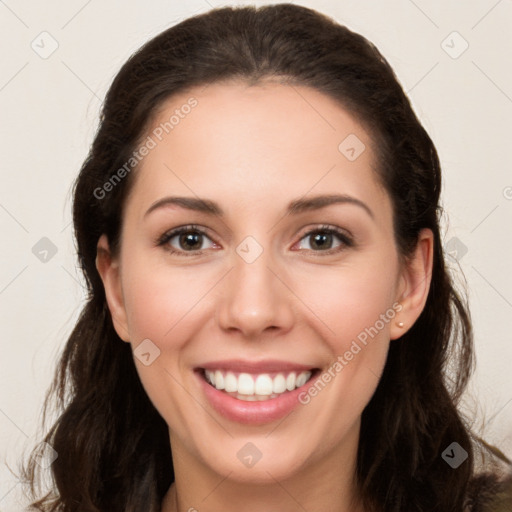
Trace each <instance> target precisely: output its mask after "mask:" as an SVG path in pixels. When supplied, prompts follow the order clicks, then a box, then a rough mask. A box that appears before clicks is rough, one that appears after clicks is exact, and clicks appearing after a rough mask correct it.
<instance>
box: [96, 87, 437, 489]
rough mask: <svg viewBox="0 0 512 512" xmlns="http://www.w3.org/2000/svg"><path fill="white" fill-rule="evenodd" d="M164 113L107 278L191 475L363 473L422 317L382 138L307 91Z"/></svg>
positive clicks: (245, 96)
mask: <svg viewBox="0 0 512 512" xmlns="http://www.w3.org/2000/svg"><path fill="white" fill-rule="evenodd" d="M192 98H193V99H192ZM184 105H189V106H191V107H190V108H188V107H184ZM164 107H165V108H162V109H161V110H160V111H159V114H158V116H157V118H155V119H154V123H153V126H152V127H151V128H150V130H149V131H148V133H147V136H149V137H150V139H151V140H150V139H145V145H146V148H147V151H145V150H142V151H141V152H140V154H142V153H144V154H145V156H143V157H142V160H141V163H140V164H139V167H138V168H137V170H135V171H133V172H134V173H136V175H135V176H133V177H134V178H135V181H134V184H133V188H132V190H131V193H130V195H129V197H128V199H127V202H126V204H125V211H124V214H123V228H122V233H121V245H120V253H119V257H118V258H115V259H112V261H110V262H109V263H106V264H101V263H100V264H99V269H100V272H101V273H102V277H103V279H104V282H105V286H106V291H107V297H108V301H109V306H110V309H111V312H112V315H113V319H114V324H115V327H116V330H117V332H118V333H119V335H120V336H121V338H123V339H124V340H125V341H129V342H130V343H131V344H132V348H133V350H134V356H135V357H134V361H135V364H136V368H137V371H138V373H139V375H140V379H141V381H142V384H143V386H144V388H145V390H146V392H147V394H148V396H149V398H150V399H151V401H152V402H153V404H154V405H155V407H156V408H157V409H158V411H159V413H160V414H161V415H162V417H163V418H164V419H165V421H166V422H167V424H168V425H169V432H170V438H171V444H172V449H173V454H174V457H175V463H176V461H179V460H182V461H183V460H186V461H188V463H189V464H195V465H197V466H198V467H206V468H208V469H209V470H211V471H213V472H215V473H217V474H222V475H224V476H225V475H228V473H229V474H230V475H231V476H230V478H234V479H239V480H240V481H247V480H251V481H261V482H263V481H269V480H272V479H277V480H279V481H281V480H283V479H285V478H287V477H289V476H291V475H292V474H293V473H294V472H297V471H299V470H303V469H306V468H308V467H309V468H311V467H313V466H311V465H312V464H315V463H320V462H321V461H325V460H328V459H330V458H336V457H337V460H338V461H339V460H340V457H345V458H346V460H347V461H348V460H352V459H353V457H354V455H355V451H356V449H357V442H358V435H359V422H360V417H361V413H362V411H363V409H364V407H365V406H366V404H367V403H368V401H369V400H370V398H371V396H372V394H373V393H374V391H375V388H376V386H377V384H378V381H379V378H380V375H381V373H382V370H383V366H384V363H385V360H386V355H387V352H388V346H389V343H390V339H394V338H397V337H399V336H400V335H401V334H402V333H403V332H404V331H405V330H406V329H407V327H409V324H410V323H411V322H412V321H413V319H412V317H411V315H414V314H415V313H414V312H413V313H411V312H410V311H409V308H408V306H407V304H408V303H407V302H404V301H403V299H404V294H405V292H406V291H407V290H410V289H411V282H409V281H408V277H407V274H406V272H404V271H403V269H402V267H401V266H400V262H399V255H398V253H397V248H396V246H395V243H394V238H393V222H392V206H391V202H390V199H389V197H388V195H387V193H386V191H385V190H384V189H383V188H382V187H381V186H380V184H379V182H378V180H377V177H376V173H375V170H374V169H375V166H376V164H377V162H376V161H375V157H374V153H373V152H372V149H371V145H372V143H371V140H370V138H369V134H368V133H367V132H366V131H365V130H364V129H363V127H362V126H361V125H360V124H358V122H357V121H356V120H355V119H354V118H353V117H352V116H351V115H349V114H348V113H347V111H345V110H344V109H343V108H341V107H340V106H339V105H338V104H337V103H335V102H334V101H333V100H331V99H330V98H328V97H326V96H324V95H323V94H321V93H320V92H318V91H316V90H313V89H310V88H307V87H298V86H297V87H291V86H285V85H280V84H276V83H268V84H266V85H258V86H252V87H248V86H246V85H240V84H237V83H230V84H215V85H210V86H208V87H207V88H205V89H200V88H195V89H191V90H190V91H189V92H187V93H186V94H181V95H179V96H175V97H173V98H172V99H170V100H168V102H167V103H166V104H165V106H164ZM173 115H174V116H175V117H174V118H173V120H172V121H171V122H170V123H169V120H170V118H171V116H173ZM166 122H167V123H168V124H167V125H165V123H166ZM171 126H172V127H171ZM166 132H168V133H166ZM334 196H336V197H337V200H336V201H332V202H331V201H324V200H323V199H319V198H321V197H334ZM176 197H179V198H182V199H181V200H179V201H174V200H173V199H172V198H176ZM200 199H201V200H204V201H205V203H200ZM105 200H108V198H107V199H105ZM185 201H187V202H185ZM200 204H203V206H204V207H201V208H199V207H198V205H200ZM186 205H188V206H186ZM191 224H193V225H194V226H193V227H190V225H191ZM187 226H188V227H187ZM177 228H186V229H185V231H184V233H182V234H181V235H180V234H179V233H178V234H173V233H172V230H175V229H177ZM329 230H332V231H329ZM336 231H338V232H339V234H338V233H336ZM99 248H100V249H101V248H104V249H108V246H107V242H106V240H105V238H104V237H102V239H101V240H100V243H99ZM427 285H428V282H427ZM401 301H402V304H399V302H401ZM401 309H402V310H401ZM400 310H401V311H400ZM418 314H419V312H418ZM408 315H409V316H408ZM399 321H404V323H405V324H406V327H405V329H404V328H402V329H400V328H399V327H398V326H397V323H398V322H399ZM141 343H142V344H141ZM139 345H140V346H139ZM205 369H207V370H208V374H207V373H206V372H205ZM310 374H311V375H312V377H311V378H310V380H309V381H307V382H305V383H304V381H305V380H306V379H307V378H308V377H309V375H310ZM212 375H213V379H212ZM208 376H209V377H210V379H212V380H213V381H214V382H215V384H216V387H214V386H213V385H212V384H211V383H209V382H207V380H206V379H207V378H208ZM329 376H330V377H329ZM217 387H218V388H221V389H216V388H217ZM223 387H224V389H222V388H223ZM226 387H227V389H228V390H230V391H229V392H228V391H226ZM178 463H179V462H178Z"/></svg>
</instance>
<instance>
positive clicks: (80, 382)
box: [24, 4, 505, 512]
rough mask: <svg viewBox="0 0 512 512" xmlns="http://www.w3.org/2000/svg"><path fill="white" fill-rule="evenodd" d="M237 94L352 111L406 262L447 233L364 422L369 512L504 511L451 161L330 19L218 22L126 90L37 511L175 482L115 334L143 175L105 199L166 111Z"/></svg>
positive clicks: (95, 171) (133, 67)
mask: <svg viewBox="0 0 512 512" xmlns="http://www.w3.org/2000/svg"><path fill="white" fill-rule="evenodd" d="M228 79H238V80H241V81H244V82H245V83H248V84H257V83H259V82H260V81H263V80H265V79H274V80H280V81H281V82H282V83H287V84H300V85H305V86H309V87H312V88H315V89H316V90H318V91H320V92H322V93H324V94H326V95H328V96H329V97H331V98H333V99H335V100H336V101H338V102H339V104H340V105H341V106H342V107H344V108H345V109H347V110H348V111H349V112H351V113H352V114H353V115H354V116H355V117H356V118H357V119H358V120H359V121H360V122H361V123H362V124H363V125H364V126H365V127H366V128H367V129H368V130H369V131H370V133H371V134H372V137H373V140H374V143H375V145H376V151H377V153H378V161H379V163H380V167H379V169H378V179H380V180H381V181H382V183H383V185H384V186H385V188H386V190H387V192H388V193H389V196H390V198H391V200H392V203H393V213H394V234H395V241H396V244H397V247H398V248H399V250H400V253H401V254H402V255H403V256H404V257H407V255H408V254H410V252H411V250H412V249H413V248H414V247H415V245H416V241H417V237H418V233H419V232H420V230H421V229H422V228H430V229H431V230H432V232H433V233H434V244H435V245H434V247H435V254H434V263H433V271H432V282H431V287H430V291H429V295H428V300H427V303H426V306H425V308H424V311H423V312H422V314H421V316H420V317H419V318H418V320H417V322H416V323H415V324H414V325H413V326H412V328H411V329H410V330H409V331H408V332H407V333H406V334H404V336H402V338H401V339H399V340H397V341H395V342H393V343H391V347H390V350H389V354H388V358H387V362H386V366H385V369H384V372H383V375H382V378H381V380H380V383H379V385H378V388H377V390H376V392H375V394H374V396H373V397H372V399H371V401H370V402H369V404H368V405H367V407H366V408H365V410H364V412H363V415H362V426H361V436H360V444H359V450H358V457H357V481H358V484H359V487H360V491H361V494H362V496H363V498H364V501H365V505H366V507H367V509H368V510H380V511H385V512H403V511H407V512H416V511H417V512H419V511H429V512H432V511H443V512H446V511H455V512H462V511H463V510H465V507H466V506H471V507H472V510H474V511H477V510H480V509H479V508H478V507H479V506H481V503H482V499H481V498H479V496H482V495H483V494H484V492H485V490H491V491H492V492H490V494H492V495H497V493H498V489H499V487H498V480H497V477H496V478H494V477H493V476H492V473H488V474H485V475H484V476H477V475H476V461H475V453H476V452H475V446H476V445H475V440H474V436H473V435H472V434H471V430H470V429H469V427H468V425H467V422H466V420H465V419H464V418H463V416H462V415H461V413H460V412H459V411H458V405H459V401H460V399H461V396H462V394H463V392H464V390H465V387H466V384H467V382H468V378H469V376H470V374H471V371H472V368H473V364H474V361H473V338H472V329H471V321H470V316H469V312H468V307H467V304H466V302H465V300H464V298H463V295H462V294H461V293H459V292H457V290H456V289H455V286H454V284H453V282H452V278H451V277H450V274H449V272H448V269H447V267H446V263H445V258H444V254H443V247H442V243H441V236H440V228H439V220H440V215H441V209H440V206H439V197H440V192H441V169H440V163H439V159H438V155H437V152H436V149H435V147H434V144H433V142H432V140H431V139H430V137H429V135H428V134H427V132H426V131H425V130H424V128H423V127H422V125H421V123H420V122H419V120H418V118H417V117H416V115H415V113H414V112H413V109H412V108H411V105H410V102H409V100H408V99H407V97H406V95H405V94H404V91H403V90H402V88H401V86H400V85H399V83H398V81H397V79H396V76H395V74H394V72H393V70H392V69H391V67H390V66H389V64H388V62H387V61H386V60H385V59H384V57H383V56H382V55H381V54H380V52H379V51H378V50H377V48H376V47H375V46H374V45H373V44H372V43H371V42H369V41H368V40H367V39H365V38H364V37H363V36H361V35H359V34H356V33H354V32H352V31H350V30H349V29H348V28H346V27H344V26H342V25H340V24H338V23H336V22H335V21H334V20H332V19H330V18H328V17H327V16H325V15H322V14H320V13H318V12H316V11H314V10H312V9H308V8H305V7H299V6H296V5H292V4H278V5H271V6H264V7H260V8H256V7H243V8H241V7H239V8H230V7H228V8H218V9H214V10H211V11H209V12H207V13H205V14H201V15H197V16H194V17H191V18H188V19H186V20H185V21H183V22H181V23H179V24H178V25H175V26H173V27H171V28H169V29H167V30H165V31H164V32H162V33H161V34H159V35H158V36H157V37H155V38H154V39H152V40H151V41H149V42H148V43H146V44H145V45H144V46H143V47H142V48H141V49H140V50H139V51H137V52H136V53H135V54H134V55H133V56H132V57H131V58H130V59H129V60H128V61H127V62H126V63H125V64H124V66H123V67H122V69H121V70H120V72H119V73H118V75H117V76H116V77H115V79H114V81H113V83H112V85H111V87H110V89H109V91H108V93H107V96H106V99H105V102H104V105H103V109H102V114H101V120H100V121H101V122H100V126H99V128H98V131H97V134H96V136H95V139H94V141H93V144H92V147H91V150H90V152H89V155H88V156H87V158H86V160H85V162H84V163H83V166H82V168H81V170H80V174H79V176H78V178H77V180H76V183H75V188H74V203H73V220H74V228H75V237H76V242H77V248H78V257H79V263H80V266H81V269H82V271H83V273H84V276H85V280H86V285H87V292H88V296H87V302H86V304H85V307H84V308H83V310H82V313H81V315H80V317H79V319H78V322H77V324H76V326H75V328H74V330H73V332H72V333H71V335H70V337H69V340H68V342H67V345H66V347H65V349H64V351H63V353H62V356H61V359H60V361H59V365H58V368H57V371H56V374H55V377H54V380H53V383H52V387H51V389H50V390H49V391H48V395H47V397H46V401H45V411H46V410H47V408H48V407H50V405H52V404H53V405H55V406H56V407H57V408H58V409H59V410H60V411H61V414H60V417H58V419H57V421H56V422H55V423H54V424H53V425H52V427H51V428H50V429H49V431H48V433H47V434H46V436H45V437H44V441H45V442H47V443H48V444H50V445H51V446H52V447H53V449H55V450H56V451H57V453H58V458H57V459H56V460H55V461H54V462H53V464H52V465H51V475H52V478H53V481H54V485H53V488H52V489H51V490H50V491H49V492H48V493H47V494H46V495H45V496H42V497H41V496H39V499H38V501H35V502H34V503H33V504H32V506H34V507H35V508H36V509H37V510H41V511H46V512H49V511H57V510H58V511H65V512H68V511H77V512H78V511H98V512H100V511H101V512H107V511H108V512H110V511H112V510H123V511H126V512H149V511H152V512H157V511H159V510H160V507H161V502H162V498H163V496H164V495H165V493H166V492H167V490H168V488H169V486H170V484H171V483H172V482H173V480H174V473H173V463H172V457H171V451H170V445H169V433H168V427H167V425H166V423H165V421H164V420H163V418H162V417H161V416H160V415H159V414H158V412H157V411H156V409H155V408H154V406H153V405H152V403H151V401H150V400H149V398H148V396H147V395H146V393H145V391H144V389H143V387H142V385H141V383H140V380H139V377H138V375H137V372H136V369H135V365H134V362H133V356H132V352H131V347H130V345H129V344H127V343H123V342H122V341H121V340H120V338H119V337H118V336H117V334H116V332H115V330H114V328H113V324H112V319H111V316H110V313H109V310H108V308H107V305H106V300H105V293H104V288H103V284H102V281H101V279H100V276H99V274H98V272H97V270H96V267H95V258H96V245H97V242H98V238H99V237H100V235H102V234H103V233H105V234H106V235H107V236H108V239H109V241H110V243H111V246H112V247H113V248H114V250H115V249H116V248H117V247H118V242H119V232H120V225H121V219H122V212H123V204H124V201H125V198H126V195H127V193H128V191H129V190H130V185H131V183H132V182H133V179H132V176H133V173H131V174H129V175H128V176H126V178H124V179H123V180H121V181H120V182H119V183H116V185H115V187H113V189H112V190H111V191H110V192H109V193H108V195H106V197H99V194H98V193H96V194H95V190H96V191H97V189H98V187H101V186H102V184H104V183H105V182H107V181H108V180H109V179H110V178H111V177H112V176H113V175H114V173H116V171H118V169H119V168H121V167H122V166H123V164H124V163H125V162H127V161H128V160H129V159H130V157H131V155H132V154H133V151H134V149H135V148H136V147H137V145H138V143H139V142H140V140H141V137H142V136H143V134H144V133H145V129H146V127H147V126H148V123H149V121H150V120H151V117H152V115H154V113H155V112H156V110H157V109H158V108H159V107H160V106H161V105H162V102H163V101H164V100H167V99H168V98H169V97H170V96H171V95H173V94H175V93H179V92H183V91H186V90H187V89H188V88H190V87H192V86H195V85H202V84H205V85H206V84H211V83H215V82H219V81H222V80H228ZM134 172H135V171H134ZM448 362H449V363H450V373H449V375H448V373H447V365H448ZM453 442H456V443H458V445H460V447H461V448H462V449H464V450H465V451H466V452H467V454H468V457H467V460H466V461H465V462H464V463H463V464H461V465H460V466H459V467H458V468H456V469H453V468H452V467H451V466H450V465H448V464H447V463H446V461H445V460H444V459H443V457H442V454H443V451H444V450H445V449H446V448H447V447H449V446H450V445H451V444H452V443H453ZM35 453H36V452H35V451H34V454H35ZM503 458H504V457H503ZM504 459H505V458H504ZM38 473H40V470H39V467H38V466H37V464H36V463H35V462H34V459H31V460H30V462H29V465H28V468H27V469H26V470H25V473H24V474H25V479H26V480H28V481H29V482H30V483H31V492H32V497H33V498H34V499H35V498H36V496H37V494H36V493H35V488H36V485H35V483H36V481H37V474H38ZM493 486H494V487H493Z"/></svg>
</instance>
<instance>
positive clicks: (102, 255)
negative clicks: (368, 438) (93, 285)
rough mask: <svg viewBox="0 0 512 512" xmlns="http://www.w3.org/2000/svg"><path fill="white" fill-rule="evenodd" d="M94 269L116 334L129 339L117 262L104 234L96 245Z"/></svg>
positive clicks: (123, 338) (124, 339) (127, 340)
mask: <svg viewBox="0 0 512 512" xmlns="http://www.w3.org/2000/svg"><path fill="white" fill-rule="evenodd" d="M96 269H97V270H98V273H99V274H100V277H101V280H102V281H103V286H104V288H105V296H106V299H107V304H108V308H109V310H110V314H111V316H112V322H113V324H114V328H115V330H116V332H117V334H118V336H119V337H120V338H121V339H122V340H123V341H126V342H129V341H130V337H129V334H128V323H127V315H126V309H125V306H124V298H123V291H122V287H121V276H120V268H119V262H118V261H117V260H115V259H114V258H113V257H112V254H111V252H110V247H109V243H108V239H107V237H106V235H104V234H103V235H101V237H100V238H99V240H98V244H97V247H96Z"/></svg>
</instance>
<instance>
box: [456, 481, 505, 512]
mask: <svg viewBox="0 0 512 512" xmlns="http://www.w3.org/2000/svg"><path fill="white" fill-rule="evenodd" d="M464 512H512V472H507V473H506V474H503V475H501V474H498V473H492V472H487V473H481V474H478V475H476V476H475V477H474V478H473V479H472V480H471V482H470V486H469V492H468V497H467V502H466V507H465V509H464Z"/></svg>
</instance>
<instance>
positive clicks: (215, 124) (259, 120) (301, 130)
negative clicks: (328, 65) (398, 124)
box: [131, 82, 387, 208]
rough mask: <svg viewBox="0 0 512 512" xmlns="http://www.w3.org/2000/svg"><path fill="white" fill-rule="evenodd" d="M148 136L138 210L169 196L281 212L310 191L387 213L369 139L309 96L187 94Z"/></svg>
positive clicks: (230, 86) (223, 89)
mask: <svg viewBox="0 0 512 512" xmlns="http://www.w3.org/2000/svg"><path fill="white" fill-rule="evenodd" d="M145 137H146V138H145V139H144V141H143V144H144V142H146V144H147V145H148V146H151V149H150V150H149V151H148V152H147V154H146V156H145V157H144V158H143V159H142V160H141V163H140V164H139V166H138V168H137V169H136V172H135V174H136V177H135V184H134V190H133V191H132V194H131V195H136V196H137V198H138V202H142V203H145V204H147V203H148V202H150V201H154V200H155V199H158V197H159V196H163V195H165V193H173V194H175V193H179V194H182V195H198V196H201V197H208V196H211V195H215V196H216V197H215V199H216V200H218V201H220V202H222V197H220V196H219V194H221V195H222V196H223V197H225V198H226V201H230V203H231V204H233V201H235V202H238V203H239V204H241V205H245V206H246V207H247V208H248V207H249V205H250V204H252V203H251V201H252V202H258V201H261V200H262V199H263V200H265V201H270V202H271V203H272V204H274V201H276V202H277V203H283V202H285V201H286V202H288V200H289V199H290V198H296V197H300V196H304V195H305V194H307V193H308V191H311V192H312V193H326V192H330V193H333V192H338V193H346V194H352V195H354V196H357V197H359V198H360V199H362V200H365V201H368V202H373V203H374V204H375V202H380V203H381V205H380V206H382V207H386V204H385V203H386V202H387V197H386V196H387V194H385V191H384V190H383V189H382V187H381V186H380V182H379V180H378V177H377V173H376V171H375V164H376V162H375V158H374V151H373V148H372V146H373V142H372V140H371V138H370V136H369V134H368V133H367V131H366V130H365V129H364V128H363V126H362V125H361V124H360V123H359V122H358V120H357V119H356V118H355V117H353V116H352V115H350V114H349V113H348V112H347V111H346V110H345V109H344V108H343V107H342V106H341V105H340V104H339V103H338V102H336V101H335V100H333V99H331V98H330V97H328V96H326V95H324V94H322V93H321V92H319V91H317V90H315V89H312V88H309V87H305V86H297V85H293V86H292V85H283V84H280V83H273V82H271V83H264V84H259V85H255V86H248V85H247V84H243V83H237V82H228V83H216V84H210V85H208V86H206V87H205V86H203V87H195V88H191V89H189V90H187V91H186V92H183V93H180V94H178V95H175V96H173V97H171V98H169V99H168V100H167V101H165V102H164V104H163V105H162V106H161V107H160V108H159V110H158V111H157V112H156V113H155V115H154V116H153V117H152V123H151V125H150V128H149V129H148V130H147V132H146V134H145ZM277 203H276V204H277ZM375 206H376V207H377V208H378V207H379V205H375Z"/></svg>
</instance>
